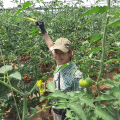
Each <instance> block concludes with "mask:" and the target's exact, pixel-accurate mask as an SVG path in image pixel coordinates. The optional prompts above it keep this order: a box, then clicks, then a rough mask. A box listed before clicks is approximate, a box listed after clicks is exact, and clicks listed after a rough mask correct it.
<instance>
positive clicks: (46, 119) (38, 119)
mask: <svg viewBox="0 0 120 120" xmlns="http://www.w3.org/2000/svg"><path fill="white" fill-rule="evenodd" d="M116 73H117V72H116V71H112V72H110V73H108V78H110V80H114V78H113V75H112V74H116ZM103 78H104V79H105V78H107V75H105V76H103ZM92 79H93V80H94V81H96V80H97V78H96V77H93V78H92ZM49 81H53V77H49V78H48V80H47V83H48V82H49ZM99 87H100V91H102V92H104V90H109V89H111V88H110V87H108V86H105V85H104V84H103V83H100V84H99ZM91 90H92V91H94V92H96V91H97V87H96V85H94V84H93V85H92V87H91ZM44 104H45V103H44ZM40 109H41V108H40V107H38V108H37V110H40ZM6 113H8V115H6V117H8V118H6V119H5V120H15V118H13V117H10V115H9V111H6ZM42 116H43V119H44V120H53V111H52V110H51V115H50V114H49V109H46V110H44V111H43V112H42ZM30 120H42V118H41V113H38V114H36V115H35V116H34V117H32V118H31V119H30Z"/></svg>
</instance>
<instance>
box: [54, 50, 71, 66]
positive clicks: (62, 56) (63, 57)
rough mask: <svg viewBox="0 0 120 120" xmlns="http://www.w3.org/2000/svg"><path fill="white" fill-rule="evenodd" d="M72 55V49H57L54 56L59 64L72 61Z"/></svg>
mask: <svg viewBox="0 0 120 120" xmlns="http://www.w3.org/2000/svg"><path fill="white" fill-rule="evenodd" d="M71 55H72V51H70V52H67V53H64V52H62V51H61V50H59V49H55V53H54V58H55V60H56V63H57V65H63V64H65V63H68V62H70V56H71Z"/></svg>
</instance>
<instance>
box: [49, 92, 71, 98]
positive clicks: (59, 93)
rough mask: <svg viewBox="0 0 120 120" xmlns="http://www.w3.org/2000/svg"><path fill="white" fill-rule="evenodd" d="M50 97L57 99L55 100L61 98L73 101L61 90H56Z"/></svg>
mask: <svg viewBox="0 0 120 120" xmlns="http://www.w3.org/2000/svg"><path fill="white" fill-rule="evenodd" d="M49 97H51V98H55V99H60V98H62V99H63V98H65V99H71V98H70V96H69V95H67V94H64V93H63V92H61V91H60V90H56V91H55V92H53V93H51V94H49Z"/></svg>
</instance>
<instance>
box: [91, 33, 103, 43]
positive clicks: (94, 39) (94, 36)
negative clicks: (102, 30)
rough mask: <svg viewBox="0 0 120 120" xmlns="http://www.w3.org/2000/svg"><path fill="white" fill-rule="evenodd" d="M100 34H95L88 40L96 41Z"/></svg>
mask: <svg viewBox="0 0 120 120" xmlns="http://www.w3.org/2000/svg"><path fill="white" fill-rule="evenodd" d="M101 37H102V36H101V35H100V34H95V35H93V36H92V38H91V39H90V42H91V43H93V42H95V41H97V40H98V39H100V38H101Z"/></svg>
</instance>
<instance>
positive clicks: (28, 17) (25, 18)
mask: <svg viewBox="0 0 120 120" xmlns="http://www.w3.org/2000/svg"><path fill="white" fill-rule="evenodd" d="M25 19H29V20H32V21H34V22H37V20H35V19H33V18H29V17H25Z"/></svg>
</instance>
